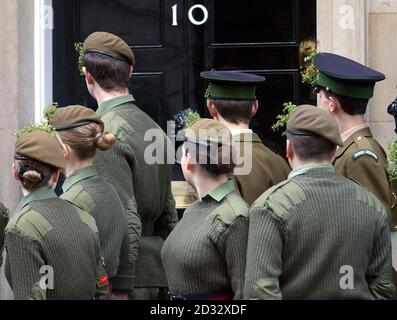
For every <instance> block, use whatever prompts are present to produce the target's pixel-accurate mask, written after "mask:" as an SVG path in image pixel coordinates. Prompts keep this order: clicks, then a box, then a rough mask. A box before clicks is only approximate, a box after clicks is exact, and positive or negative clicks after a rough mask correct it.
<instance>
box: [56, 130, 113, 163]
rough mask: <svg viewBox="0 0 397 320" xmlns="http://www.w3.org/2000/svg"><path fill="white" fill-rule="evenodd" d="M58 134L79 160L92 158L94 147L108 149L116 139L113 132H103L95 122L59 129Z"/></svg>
mask: <svg viewBox="0 0 397 320" xmlns="http://www.w3.org/2000/svg"><path fill="white" fill-rule="evenodd" d="M58 134H59V137H60V138H61V140H62V142H63V143H65V144H67V145H68V146H69V147H71V148H72V149H73V151H74V152H75V153H76V155H77V157H78V158H79V159H80V160H85V159H89V158H93V157H94V156H95V153H96V149H99V150H102V151H106V150H109V149H110V148H111V147H112V146H113V144H114V143H115V141H116V137H115V135H114V134H113V133H109V132H103V128H102V126H101V125H99V124H97V123H90V124H87V125H85V126H81V127H77V128H74V129H70V130H65V131H60V132H59V133H58Z"/></svg>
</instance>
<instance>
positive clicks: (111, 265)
mask: <svg viewBox="0 0 397 320" xmlns="http://www.w3.org/2000/svg"><path fill="white" fill-rule="evenodd" d="M62 189H63V194H62V196H61V198H62V199H64V200H66V201H69V202H70V203H72V204H74V205H75V206H77V207H78V208H80V209H81V210H84V211H85V212H88V213H89V214H90V215H91V216H92V217H93V218H94V219H95V221H96V224H97V226H98V230H99V240H100V243H101V250H102V255H103V257H104V259H105V263H106V271H107V273H108V275H109V278H110V281H111V283H112V287H113V289H117V290H127V289H129V288H131V287H133V286H134V275H133V274H130V272H131V271H132V266H131V265H130V263H133V262H134V261H129V257H130V256H129V254H130V253H131V252H129V251H128V250H129V249H131V248H130V247H129V243H128V242H129V236H128V222H127V214H126V212H125V210H124V207H123V204H122V202H121V200H120V197H119V196H118V194H117V191H116V189H115V188H114V187H113V185H112V184H110V183H109V182H107V181H106V180H105V179H104V178H103V177H101V176H99V175H98V172H97V171H96V169H95V168H94V167H93V166H90V167H86V168H83V169H80V170H78V171H76V172H74V173H73V174H71V175H70V176H69V177H67V178H66V180H65V182H64V184H63V186H62ZM131 254H133V252H132V253H131Z"/></svg>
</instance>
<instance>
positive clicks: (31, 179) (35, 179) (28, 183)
mask: <svg viewBox="0 0 397 320" xmlns="http://www.w3.org/2000/svg"><path fill="white" fill-rule="evenodd" d="M42 179H43V176H42V175H41V173H40V172H37V171H35V170H28V171H26V172H24V173H23V175H22V183H23V186H24V187H25V188H26V189H31V188H33V187H35V186H36V185H38V184H39V183H40V182H41V181H42Z"/></svg>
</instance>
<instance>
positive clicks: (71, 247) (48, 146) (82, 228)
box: [5, 126, 108, 300]
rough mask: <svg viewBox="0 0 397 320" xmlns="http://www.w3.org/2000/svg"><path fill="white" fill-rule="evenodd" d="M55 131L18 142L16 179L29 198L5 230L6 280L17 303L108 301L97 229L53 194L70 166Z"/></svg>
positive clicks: (26, 134)
mask: <svg viewBox="0 0 397 320" xmlns="http://www.w3.org/2000/svg"><path fill="white" fill-rule="evenodd" d="M36 130H37V131H36ZM50 132H51V129H50V127H49V128H46V127H43V126H41V127H34V126H29V128H27V129H26V130H22V131H21V132H20V135H19V137H18V139H17V142H16V148H15V157H14V158H15V161H14V163H13V167H12V174H13V176H14V177H15V179H16V180H18V181H19V182H20V184H21V189H22V193H23V195H24V197H23V198H22V200H21V201H20V202H19V204H18V207H17V210H16V214H15V215H14V216H13V218H12V219H11V220H10V222H9V223H8V225H7V227H6V231H5V247H6V251H7V257H6V261H5V274H6V278H7V281H8V283H9V284H10V287H11V288H12V290H13V292H14V298H15V299H18V300H21V299H22V300H27V299H35V300H36V299H51V300H54V299H56V300H60V299H73V300H74V299H85V300H88V299H94V298H104V297H106V296H107V294H108V277H107V275H106V271H105V269H104V262H103V259H102V257H101V252H100V243H99V238H98V229H97V227H96V224H95V220H94V219H93V218H92V217H91V216H90V215H89V214H88V213H86V212H84V211H82V210H80V209H79V208H76V207H75V206H73V205H71V204H70V203H68V202H67V201H64V200H62V199H59V198H58V197H57V196H56V194H55V192H54V190H53V188H54V187H55V185H56V183H57V180H58V177H59V173H60V170H61V169H63V168H64V166H65V163H64V158H63V154H62V149H61V147H60V145H59V142H58V141H57V138H56V137H55V133H53V132H51V133H50Z"/></svg>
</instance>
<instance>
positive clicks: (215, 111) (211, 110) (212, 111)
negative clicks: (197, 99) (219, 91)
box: [207, 100, 218, 119]
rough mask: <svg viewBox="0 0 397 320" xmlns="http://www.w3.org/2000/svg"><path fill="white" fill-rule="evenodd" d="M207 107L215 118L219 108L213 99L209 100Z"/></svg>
mask: <svg viewBox="0 0 397 320" xmlns="http://www.w3.org/2000/svg"><path fill="white" fill-rule="evenodd" d="M207 109H208V112H209V113H210V115H211V117H212V118H214V119H215V118H216V117H217V116H218V109H217V108H216V106H215V105H214V103H213V102H212V101H211V100H207Z"/></svg>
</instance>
